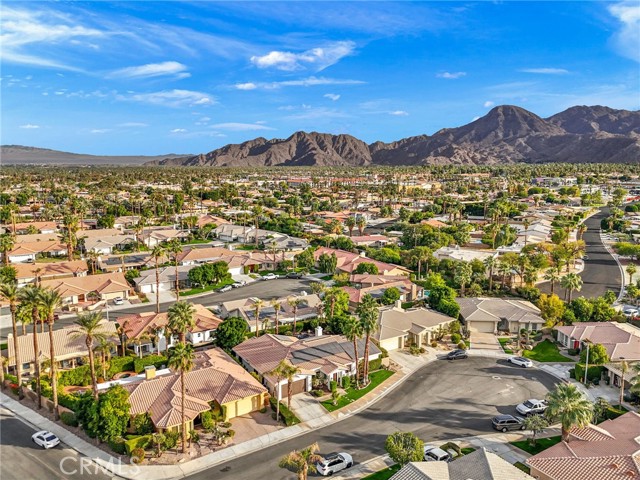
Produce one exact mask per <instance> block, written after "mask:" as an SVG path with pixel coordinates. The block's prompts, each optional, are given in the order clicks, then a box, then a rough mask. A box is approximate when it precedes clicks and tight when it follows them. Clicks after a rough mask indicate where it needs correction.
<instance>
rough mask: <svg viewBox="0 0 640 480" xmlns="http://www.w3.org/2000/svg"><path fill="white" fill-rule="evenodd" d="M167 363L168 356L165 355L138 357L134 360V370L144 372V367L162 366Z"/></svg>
mask: <svg viewBox="0 0 640 480" xmlns="http://www.w3.org/2000/svg"><path fill="white" fill-rule="evenodd" d="M166 364H167V357H165V356H164V355H147V356H146V357H142V358H136V359H135V360H134V361H133V371H134V372H136V373H142V372H144V367H147V366H149V365H154V366H155V367H156V368H160V367H162V366H163V365H166Z"/></svg>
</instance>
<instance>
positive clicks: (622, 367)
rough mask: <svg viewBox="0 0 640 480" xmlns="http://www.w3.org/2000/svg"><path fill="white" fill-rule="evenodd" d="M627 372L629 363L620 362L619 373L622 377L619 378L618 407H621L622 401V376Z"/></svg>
mask: <svg viewBox="0 0 640 480" xmlns="http://www.w3.org/2000/svg"><path fill="white" fill-rule="evenodd" d="M628 371H629V363H628V362H627V361H625V360H622V361H621V362H620V373H622V375H621V376H620V401H619V403H618V404H619V405H620V406H622V401H623V400H624V376H625V375H626V374H627V372H628Z"/></svg>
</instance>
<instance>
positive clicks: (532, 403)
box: [516, 398, 547, 417]
mask: <svg viewBox="0 0 640 480" xmlns="http://www.w3.org/2000/svg"><path fill="white" fill-rule="evenodd" d="M546 409H547V402H545V401H544V400H536V399H535V398H530V399H529V400H527V401H526V402H522V403H521V404H519V405H518V406H517V407H516V410H517V411H518V413H519V414H520V415H525V416H527V417H528V416H529V415H542V414H543V413H544V411H545V410H546Z"/></svg>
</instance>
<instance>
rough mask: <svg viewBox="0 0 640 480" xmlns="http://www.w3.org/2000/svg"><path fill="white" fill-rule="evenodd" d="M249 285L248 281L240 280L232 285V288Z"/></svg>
mask: <svg viewBox="0 0 640 480" xmlns="http://www.w3.org/2000/svg"><path fill="white" fill-rule="evenodd" d="M246 284H247V282H246V280H240V281H239V282H235V283H232V284H231V286H232V287H233V288H240V287H244V286H245V285H246Z"/></svg>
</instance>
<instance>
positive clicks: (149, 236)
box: [142, 227, 189, 248]
mask: <svg viewBox="0 0 640 480" xmlns="http://www.w3.org/2000/svg"><path fill="white" fill-rule="evenodd" d="M142 238H143V242H144V244H145V245H146V246H147V247H149V248H153V247H155V246H156V245H161V244H163V243H167V242H169V241H171V240H174V239H177V240H180V241H183V240H186V239H187V238H189V232H183V231H181V230H176V229H175V228H167V227H158V228H155V227H151V228H145V229H144V230H143V232H142Z"/></svg>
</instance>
